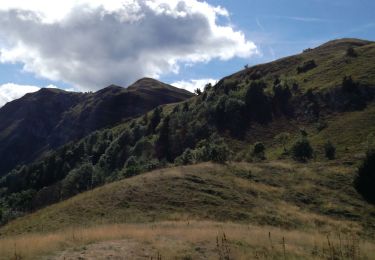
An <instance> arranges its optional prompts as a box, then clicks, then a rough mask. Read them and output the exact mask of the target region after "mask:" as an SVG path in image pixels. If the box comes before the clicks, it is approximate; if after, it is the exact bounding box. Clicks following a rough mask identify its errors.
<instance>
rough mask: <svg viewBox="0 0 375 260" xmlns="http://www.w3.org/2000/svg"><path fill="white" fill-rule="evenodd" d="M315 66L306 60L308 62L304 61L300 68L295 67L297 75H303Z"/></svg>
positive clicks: (313, 62) (311, 61)
mask: <svg viewBox="0 0 375 260" xmlns="http://www.w3.org/2000/svg"><path fill="white" fill-rule="evenodd" d="M316 66H317V65H316V63H315V61H314V60H308V61H305V62H304V63H303V64H302V65H301V66H298V67H297V72H298V74H300V73H305V72H307V71H309V70H312V69H314V68H315V67H316Z"/></svg>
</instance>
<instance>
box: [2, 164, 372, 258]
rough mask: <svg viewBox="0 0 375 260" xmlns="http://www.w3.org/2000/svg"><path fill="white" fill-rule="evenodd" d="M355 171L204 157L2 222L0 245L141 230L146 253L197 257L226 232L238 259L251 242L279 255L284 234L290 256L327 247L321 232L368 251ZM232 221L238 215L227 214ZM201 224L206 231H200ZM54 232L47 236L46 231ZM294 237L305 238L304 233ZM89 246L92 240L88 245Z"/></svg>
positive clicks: (368, 222) (63, 244)
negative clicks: (195, 162)
mask: <svg viewBox="0 0 375 260" xmlns="http://www.w3.org/2000/svg"><path fill="white" fill-rule="evenodd" d="M353 174H355V168H354V167H350V166H343V165H341V164H338V163H332V162H328V163H321V162H316V163H310V164H308V165H303V164H300V163H295V162H292V161H270V162H262V163H252V164H249V163H232V164H228V165H219V164H212V163H203V164H198V165H192V166H182V167H174V168H166V169H161V170H156V171H152V172H149V173H145V174H141V175H138V176H135V177H132V178H129V179H125V180H122V181H118V182H115V183H111V184H107V185H105V186H103V187H99V188H96V189H94V190H92V191H88V192H85V193H82V194H80V195H78V196H76V197H74V198H71V199H68V200H66V201H63V202H61V203H58V204H55V205H52V206H49V207H47V208H45V209H42V210H40V211H37V212H35V213H32V214H29V215H27V216H25V217H21V218H19V219H17V220H14V221H12V222H10V223H9V224H8V225H6V226H4V227H2V228H1V229H0V235H1V237H4V238H3V239H0V255H2V254H4V255H6V254H8V255H9V254H13V253H14V250H13V247H10V248H7V247H6V245H7V244H10V243H11V242H13V243H18V244H19V245H18V253H19V254H20V256H23V257H27V258H37V257H38V256H40V255H38V254H41V255H43V254H51V253H52V254H56V253H57V252H58V251H61V250H68V251H67V253H65V254H66V255H65V256H68V255H69V254H73V255H74V253H73V252H77V251H80V250H82V251H85V250H83V249H82V248H85V247H87V246H86V245H87V244H92V243H94V244H93V247H95V243H96V242H99V241H108V240H109V241H114V240H116V239H119V240H121V239H126V240H121V241H122V242H117V243H120V244H121V243H122V245H123V246H127V245H128V246H130V247H131V249H128V250H125V251H126V252H128V251H129V250H137V249H136V248H137V246H135V245H133V242H134V240H135V241H138V242H137V243H139V239H140V241H145V240H147V239H150V242H149V243H148V244H147V243H146V244H143V245H142V246H141V247H146V248H150V252H149V254H150V255H151V256H152V254H154V256H155V257H156V254H157V253H159V252H160V254H162V255H163V256H164V257H166V256H168V255H169V256H170V257H172V256H174V257H175V256H180V257H182V255H191V256H196V257H197V258H198V257H202V258H204V257H203V256H202V255H201V254H203V255H204V252H205V253H206V254H208V255H211V257H212V258H216V257H215V256H217V254H218V250H220V249H218V248H215V239H216V236H218V234H219V235H220V232H224V233H226V234H227V236H228V240H229V242H228V246H229V247H230V248H231V250H232V251H231V255H232V256H235V255H237V256H241V257H243V259H246V258H248V257H253V256H254V255H255V254H257V252H258V253H259V254H260V258H261V259H267V258H268V257H276V258H282V257H283V250H282V248H283V247H282V245H280V241H282V239H283V237H284V239H286V240H287V241H288V242H287V248H288V251H287V255H288V258H289V257H290V258H291V259H294V258H299V257H302V256H303V257H304V258H311V259H313V258H314V257H319V258H320V257H322V258H324V257H329V255H330V254H331V253H332V252H331V251H330V250H332V248H330V247H329V245H328V244H327V235H328V236H329V237H330V238H328V239H331V240H332V244H334V245H333V247H336V246H337V247H338V246H339V243H343V245H342V248H341V249H338V248H336V249H335V250H337V251H335V252H334V254H335V255H336V254H340V250H341V253H343V251H344V250H347V249H344V244H346V243H349V241H352V239H353V241H354V240H356V239H357V240H358V239H359V240H358V241H361V242H360V243H359V244H358V246H360V247H361V249H358V250H361V257H363V259H367V257H370V258H371V256H373V252H374V251H373V250H374V249H375V244H373V243H374V241H372V239H373V237H372V235H373V233H374V230H375V226H374V224H373V223H374V216H375V209H374V207H373V206H372V205H369V204H367V203H366V202H364V201H363V200H362V198H361V197H360V196H359V195H358V194H357V192H356V191H355V190H354V188H353V186H352V178H353ZM165 221H169V224H168V222H165ZM233 222H235V223H238V224H236V225H234V224H230V223H233ZM140 223H153V224H150V225H148V224H140ZM190 223H191V224H190ZM219 223H223V224H219ZM225 223H226V224H225ZM112 225H120V226H112ZM98 226H100V227H98ZM135 230H142V231H139V232H141V233H142V234H143V236H142V237H139V235H137V234H138V233H136V232H135ZM152 230H154V231H152ZM184 230H185V231H184ZM198 230H200V232H204V234H206V235H203V237H202V235H200V234H201V233H199V231H198ZM220 230H222V231H220ZM241 230H242V231H241ZM51 232H53V234H54V235H53V237H54V239H52V242H51V241H49V242H48V239H47V240H44V239H46V238H48V237H49V236H50V235H48V234H52V233H51ZM111 232H113V233H111ZM176 232H177V233H178V232H181V233H178V234H180V235H179V236H178V237H179V238H175V239H178V240H179V241H180V242H179V243H180V244H179V245H178V244H173V243H172V244H169V246H168V242H166V241H172V240H173V238H171V237H173V234H176ZM269 232H271V233H272V237H271V238H268V235H269V234H268V233H269ZM26 233H29V234H26ZM74 234H75V235H74ZM145 234H148V235H147V236H146V235H145ZM188 234H192V235H191V236H189V235H188ZM202 234H203V233H202ZM254 234H257V235H256V236H255V237H257V239H255V237H254ZM14 235H17V236H14ZM20 235H21V236H20ZM72 236H73V240H72ZM74 236H77V238H75V239H74ZM220 236H222V233H221V235H220ZM146 237H148V238H146ZM339 237H341V238H342V239H343V241H345V242H343V241H339ZM152 238H153V239H152ZM301 238H304V239H307V240H306V241H304V242H302V241H300V239H301ZM341 238H340V239H341ZM30 239H33V240H34V241H35V243H36V247H35V248H28V247H27V246H26V245H24V244H23V243H24V242H23V241H29V240H30ZM55 239H56V241H55ZM171 239H172V240H171ZM201 239H203V242H202V241H201ZM205 239H206V240H208V241H206V242H204V241H205ZM269 239H271V240H272V239H274V242H272V241H271V242H270V240H269ZM36 241H39V242H36ZM156 241H159V242H156ZM162 241H165V242H162ZM47 242H48V243H49V245H47V244H46V243H47ZM38 243H40V244H38ZM103 243H104V242H103ZM142 243H144V242H142ZM270 243H271V245H270ZM272 243H275V245H274V246H272ZM301 243H302V244H301ZM328 243H329V242H328ZM350 243H352V242H350ZM318 244H319V246H317V245H318ZM22 245H23V246H22ZM103 245H105V244H103ZM139 246H140V245H139ZM198 246H201V247H202V246H203V249H202V250H203V253H202V252H199V251H198V252H197V251H196V250H195V249H194V248H196V247H198ZM348 246H349V245H348ZM354 246H356V244H355V245H354ZM71 247H74V248H76V249H74V250H73V249H69V248H71ZM181 247H182V248H183V250H182V249H181ZM273 247H274V248H273ZM314 247H316V249H315V250H316V253H315V254H316V255H315V256H314V252H313V251H314ZM345 247H346V246H345ZM27 248H28V249H27ZM88 248H90V246H89V247H88ZM102 248H103V246H102ZM90 250H94V249H93V248H92V249H88V251H87V252H90ZM354 250H357V249H354ZM69 252H70V253H69ZM102 253H103V254H104V253H108V252H102ZM138 253H139V252H138ZM57 254H58V255H59V254H60V253H57ZM262 254H264V255H262ZM354 254H356V253H354ZM76 255H77V253H76ZM103 257H104V255H103ZM351 257H352V256H350V255H349V256H348V258H350V259H357V258H351ZM167 258H168V257H167ZM194 258H195V257H194ZM370 258H369V259H370ZM61 259H62V257H61ZM236 259H237V258H236ZM240 259H241V258H240ZM361 259H362V258H361Z"/></svg>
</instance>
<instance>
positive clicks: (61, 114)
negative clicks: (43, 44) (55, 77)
mask: <svg viewBox="0 0 375 260" xmlns="http://www.w3.org/2000/svg"><path fill="white" fill-rule="evenodd" d="M148 83H150V82H148ZM151 84H157V85H158V87H157V88H154V89H153V90H152V91H150V92H148V93H145V92H144V91H140V90H138V89H136V88H132V89H131V90H129V89H127V88H123V87H119V86H116V87H114V86H113V85H112V86H109V87H107V88H104V89H102V90H99V91H97V92H95V93H79V92H69V91H65V90H61V89H54V88H50V89H48V88H42V89H40V90H39V91H37V92H34V93H29V94H26V95H25V96H24V97H22V98H20V99H17V100H14V101H12V102H9V103H7V104H6V105H5V106H3V107H2V108H0V120H1V122H0V156H1V157H2V162H1V163H0V175H1V174H4V173H5V172H7V171H9V170H11V169H12V168H13V167H15V166H16V165H17V164H21V163H30V162H31V161H33V160H35V159H37V158H38V157H40V156H42V155H43V153H44V152H46V151H48V150H51V149H56V148H57V147H59V146H61V145H63V144H65V143H67V142H69V141H73V140H77V139H80V138H82V137H84V136H85V135H87V134H89V133H90V132H92V131H94V130H98V129H101V128H103V127H108V126H113V125H114V124H117V123H120V122H121V121H122V120H125V119H126V118H129V117H132V116H136V115H140V114H142V113H144V112H147V111H148V110H151V109H153V108H154V107H157V106H159V105H161V104H164V103H173V102H178V101H181V100H184V99H186V98H189V97H191V96H193V94H192V93H189V92H187V91H183V90H179V89H177V88H174V87H172V86H170V85H167V84H164V83H161V82H158V81H156V80H154V81H153V82H151ZM130 87H131V86H130ZM164 88H165V89H166V90H164ZM160 92H163V93H162V94H161V93H160ZM17 129H19V130H17ZM17 131H21V132H22V134H18V133H17ZM17 147H18V148H17ZM12 148H13V149H12ZM14 149H16V150H14ZM20 149H22V150H23V151H22V152H19V151H18V150H20ZM12 154H17V156H16V157H17V158H15V157H14V156H13V155H12ZM11 157H12V158H11Z"/></svg>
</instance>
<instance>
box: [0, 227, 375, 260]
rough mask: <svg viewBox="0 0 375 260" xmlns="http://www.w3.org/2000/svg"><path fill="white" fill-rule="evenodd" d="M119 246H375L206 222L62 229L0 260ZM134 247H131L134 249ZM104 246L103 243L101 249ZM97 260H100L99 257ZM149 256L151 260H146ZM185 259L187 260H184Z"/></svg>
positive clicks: (195, 252)
mask: <svg viewBox="0 0 375 260" xmlns="http://www.w3.org/2000/svg"><path fill="white" fill-rule="evenodd" d="M114 240H115V241H116V240H121V241H120V243H123V244H124V245H125V244H127V243H130V242H132V243H130V244H131V245H132V246H133V247H134V250H128V251H134V252H132V254H133V255H129V257H130V259H132V257H134V258H136V257H135V256H136V254H137V253H138V252H137V250H140V248H150V254H151V256H153V258H154V259H157V256H159V257H161V259H172V258H173V259H174V258H178V259H181V258H183V257H185V259H203V258H208V259H254V258H258V259H270V258H272V259H273V258H279V259H284V258H286V259H300V258H302V257H303V258H304V259H316V258H318V259H320V258H324V259H371V258H372V257H375V253H374V252H375V245H374V244H373V243H370V242H366V241H360V240H359V238H358V237H356V236H355V235H345V236H344V235H340V234H322V233H317V232H311V231H310V232H303V231H287V230H282V229H278V228H274V227H260V226H251V225H241V224H234V223H218V222H208V221H200V222H199V221H193V222H160V223H153V224H122V225H120V224H119V225H103V226H99V227H92V228H82V229H66V230H63V231H59V232H56V233H53V234H52V233H51V234H28V235H21V236H14V237H9V238H5V239H1V240H0V259H40V258H42V257H45V256H48V258H49V259H50V258H59V257H60V258H61V259H63V258H62V256H63V257H66V258H67V259H69V257H73V256H77V254H79V251H80V250H81V251H82V250H87V248H86V247H85V246H87V245H89V244H91V247H90V246H89V249H90V250H95V243H98V242H101V243H102V244H101V245H103V241H107V243H110V241H114ZM134 242H136V245H138V246H134ZM104 244H105V243H104ZM100 254H102V255H97V257H98V258H100V257H102V258H104V257H105V255H104V254H105V251H104V252H103V251H100ZM151 256H150V258H151ZM189 257H190V258H189Z"/></svg>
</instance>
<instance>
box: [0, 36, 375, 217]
mask: <svg viewBox="0 0 375 260" xmlns="http://www.w3.org/2000/svg"><path fill="white" fill-rule="evenodd" d="M350 46H352V47H353V48H354V49H355V52H356V53H357V54H358V55H357V57H356V58H355V59H352V58H349V57H348V56H347V55H346V50H347V48H348V47H350ZM374 46H375V45H374V43H371V42H365V41H357V40H345V41H336V42H331V43H328V44H326V45H323V46H321V47H318V48H316V49H313V50H310V51H308V52H305V53H303V54H300V55H298V56H293V57H288V58H285V59H282V60H278V61H275V62H273V63H269V64H263V65H259V66H255V67H251V68H247V69H245V70H243V71H241V72H238V73H236V74H234V75H231V76H229V77H226V78H224V79H223V80H221V81H219V82H218V83H217V84H216V85H214V86H212V85H211V84H207V85H206V86H205V88H204V91H203V92H202V93H200V94H199V95H196V96H193V97H192V98H190V99H189V100H186V101H183V102H180V103H175V104H169V105H164V106H159V107H156V108H154V109H153V110H152V111H150V112H148V113H146V114H144V115H142V116H141V117H138V118H134V119H128V120H127V121H124V122H122V123H120V124H119V125H117V126H116V127H113V128H108V129H102V130H99V131H96V132H93V133H91V134H90V135H88V136H86V137H85V138H83V139H81V140H80V141H78V142H72V143H69V144H66V145H64V146H63V147H61V148H60V149H58V150H57V151H52V152H51V153H50V154H48V155H47V156H46V157H44V158H42V159H41V160H39V161H37V162H34V163H33V164H29V165H21V166H18V167H16V168H14V169H13V170H12V171H11V172H10V173H8V174H7V175H6V176H4V177H3V178H2V179H0V208H2V209H3V210H2V211H3V213H2V219H1V222H3V223H6V222H7V221H9V220H10V219H12V218H14V217H18V216H20V215H23V214H25V213H28V212H29V211H33V210H36V209H39V208H42V207H45V206H47V205H50V204H52V203H55V202H58V201H61V200H63V199H66V198H69V197H71V196H73V195H75V194H77V193H80V192H82V191H86V190H89V189H92V188H95V187H98V186H102V185H104V184H106V183H110V182H113V181H117V180H120V179H123V178H131V177H133V176H135V175H139V174H140V173H143V172H147V171H150V170H153V169H158V168H163V167H171V166H175V165H188V164H195V163H200V162H209V161H213V162H217V163H221V164H227V163H230V162H231V161H233V160H234V159H235V160H236V161H253V159H254V161H255V159H258V160H259V159H261V160H266V159H267V160H274V159H277V158H284V159H289V158H294V159H296V160H297V161H303V162H308V161H309V160H311V159H315V160H319V159H321V158H325V157H326V158H328V159H330V160H332V161H333V162H332V163H335V162H345V163H348V162H347V161H345V160H351V161H349V163H351V164H353V163H355V161H353V159H348V158H350V157H352V156H351V155H352V154H353V151H354V152H355V153H358V154H359V155H360V154H361V153H362V154H363V153H364V151H365V150H364V149H365V148H364V146H363V142H364V140H365V139H366V138H367V136H369V134H370V133H371V131H374V130H375V123H374V122H375V120H373V118H374V113H373V112H374V105H373V104H372V102H373V97H374V94H375V89H374V87H373V86H375V81H373V77H372V75H373V74H372V70H373V69H374V67H375V65H374V62H373V60H372V62H370V61H371V59H370V57H375V52H374V50H375V47H374ZM348 59H350V60H348ZM311 61H314V64H315V65H316V66H315V67H314V68H312V66H311V64H312V62H311ZM366 62H367V64H366V66H365V65H364V63H366ZM354 63H355V66H353V64H354ZM301 64H302V65H304V66H306V68H305V69H303V68H302V70H303V73H298V72H297V69H296V68H297V67H298V66H301ZM309 64H310V65H309ZM304 66H302V67H304ZM363 71H365V73H367V74H366V76H364V74H363ZM374 75H375V73H374ZM138 87H139V86H138ZM138 87H137V88H138ZM141 89H143V90H144V88H141ZM129 91H135V89H130V90H129ZM364 122H365V125H363V123H364ZM342 127H345V131H342V130H341V129H342ZM301 128H303V129H305V130H304V131H303V132H301V133H300V134H298V129H301ZM307 132H308V133H309V136H308V139H307ZM299 135H302V136H299ZM328 140H331V141H332V143H334V144H335V146H333V145H328V144H329V143H327V142H328ZM332 143H331V144H332ZM252 144H255V145H254V147H252ZM265 147H267V149H265ZM46 194H49V196H48V199H46ZM25 205H28V206H25ZM4 212H5V213H4Z"/></svg>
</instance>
